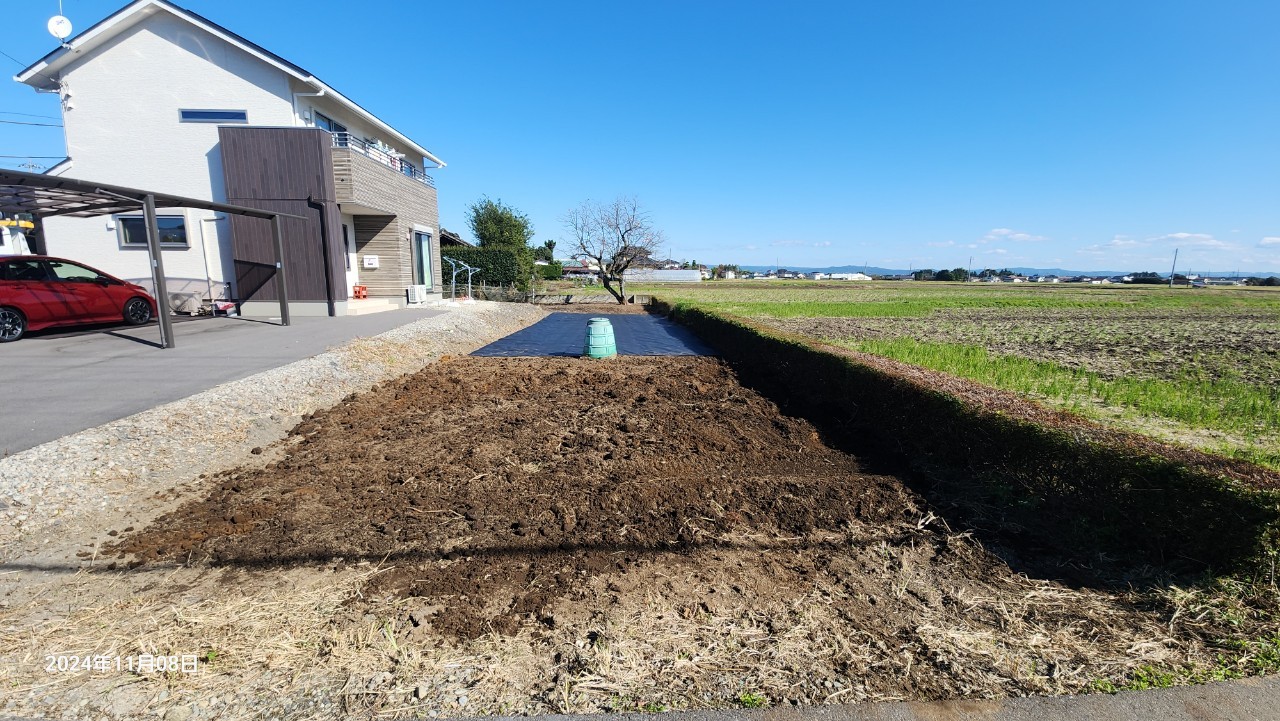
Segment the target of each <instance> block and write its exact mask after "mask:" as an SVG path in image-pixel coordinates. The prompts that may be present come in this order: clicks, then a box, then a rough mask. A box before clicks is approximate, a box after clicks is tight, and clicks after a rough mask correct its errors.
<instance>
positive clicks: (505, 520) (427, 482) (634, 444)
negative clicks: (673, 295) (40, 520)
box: [119, 358, 919, 637]
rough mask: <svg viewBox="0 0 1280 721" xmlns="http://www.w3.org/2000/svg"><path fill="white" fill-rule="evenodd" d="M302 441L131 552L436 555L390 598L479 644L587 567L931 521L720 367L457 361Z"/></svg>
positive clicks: (392, 582) (321, 422)
mask: <svg viewBox="0 0 1280 721" xmlns="http://www.w3.org/2000/svg"><path fill="white" fill-rule="evenodd" d="M293 435H294V437H295V438H296V439H297V445H296V447H295V448H294V449H292V451H291V452H290V453H289V455H288V456H287V457H286V458H285V459H283V460H282V461H280V462H279V463H276V464H273V465H272V466H270V467H268V468H267V469H266V470H265V471H246V472H241V473H231V474H228V475H227V476H225V477H223V478H220V479H218V484H217V486H216V487H215V490H214V491H213V492H212V494H211V495H210V496H209V498H207V499H205V500H203V501H200V502H196V503H193V504H190V505H189V506H187V507H185V508H183V509H182V510H180V511H179V512H178V513H175V514H172V515H171V516H168V517H165V518H164V519H162V521H161V522H160V523H159V524H158V526H157V527H155V528H151V529H148V530H147V531H146V532H144V533H141V534H138V535H137V536H135V537H134V538H132V539H129V540H127V541H124V542H122V544H121V545H120V547H119V550H120V551H123V552H126V553H132V554H136V555H137V557H138V558H140V559H144V560H154V559H162V558H163V559H171V560H186V559H188V558H190V559H192V560H200V561H203V560H208V561H210V562H212V563H215V564H227V565H280V564H291V563H298V562H302V563H307V562H327V561H329V560H331V559H333V558H342V559H345V560H347V561H356V560H375V561H377V560H382V559H390V560H395V561H408V562H411V563H420V564H422V565H421V567H419V566H417V565H409V566H406V567H404V568H403V569H402V570H397V571H396V572H393V573H390V574H384V575H383V576H381V577H380V578H379V579H378V582H377V589H376V592H394V593H397V594H401V595H404V594H409V595H414V596H426V597H433V598H439V599H441V600H442V601H444V602H445V609H446V610H447V611H448V613H446V614H443V617H444V618H447V619H448V621H447V622H446V623H444V626H445V627H446V628H444V629H441V630H448V631H450V632H452V633H456V634H457V635H459V636H463V637H474V636H476V635H479V634H480V633H483V632H485V631H486V630H487V629H488V628H489V627H490V626H491V625H492V626H494V627H497V628H499V629H501V630H514V627H515V626H516V625H518V623H519V622H520V621H521V620H522V619H527V618H533V617H537V616H538V615H539V614H541V613H542V612H543V611H544V610H545V609H546V607H547V605H548V603H549V602H550V601H551V600H553V599H555V598H559V597H562V596H566V595H569V596H572V595H574V594H576V593H578V592H579V591H580V589H581V586H582V583H583V582H584V580H585V579H586V578H587V577H589V576H594V575H598V574H619V575H625V574H626V572H627V571H628V569H630V568H632V567H634V566H636V565H638V564H643V563H647V562H648V560H649V559H652V558H653V557H654V556H668V555H669V556H671V557H672V560H674V561H675V562H679V561H680V558H681V555H682V554H683V553H685V552H687V551H688V550H690V549H692V548H694V547H697V546H707V545H711V546H715V545H726V546H738V545H740V541H738V540H734V539H732V538H731V536H732V535H733V534H742V533H749V534H753V535H761V534H762V535H763V537H764V538H768V539H775V538H777V537H785V538H787V539H791V541H792V542H799V541H808V540H810V539H811V538H814V539H815V542H817V543H819V545H821V543H822V541H821V539H825V538H828V537H830V538H832V539H839V540H840V541H843V540H844V539H845V537H846V536H847V535H848V534H850V533H857V534H859V535H863V536H866V535H878V531H877V530H876V529H878V528H880V527H882V526H884V525H890V526H892V525H895V523H897V522H902V521H906V520H910V521H911V522H912V523H914V521H915V519H916V518H917V517H918V515H919V514H918V511H917V510H916V504H915V502H914V501H913V500H912V499H911V498H910V497H909V494H908V493H907V491H906V490H905V489H904V488H903V486H902V485H901V484H900V483H899V482H898V481H897V480H895V479H893V478H887V477H882V476H875V475H868V474H864V473H861V472H860V471H859V468H858V463H857V461H856V460H855V459H853V458H851V457H849V456H847V455H844V454H842V453H840V452H838V451H834V450H832V449H830V448H827V447H825V446H824V445H822V443H821V442H820V441H819V439H818V436H817V433H815V432H814V430H813V429H812V428H811V427H810V426H808V425H807V424H806V423H804V422H802V421H798V420H795V419H791V418H785V417H782V416H779V415H778V414H777V411H776V410H775V409H774V408H773V406H772V404H770V403H769V402H768V401H765V400H764V399H762V398H760V397H758V396H756V395H755V394H754V393H751V392H749V391H747V390H745V389H743V388H742V387H740V386H738V385H737V384H736V383H735V381H734V379H733V377H732V376H731V375H730V373H729V371H728V370H727V369H726V368H725V367H724V366H723V365H721V364H720V363H719V362H717V361H714V360H709V359H696V360H688V359H680V360H677V359H645V360H633V359H622V358H618V359H613V360H610V361H605V362H594V363H592V362H588V361H582V360H575V359H566V360H559V359H554V360H553V359H486V358H466V359H460V360H457V361H454V362H452V363H449V364H445V365H444V366H442V367H441V368H440V369H439V370H438V371H436V372H428V373H422V374H419V375H417V376H414V377H412V378H409V379H406V380H405V381H403V382H401V383H398V384H395V385H394V386H392V387H388V388H384V389H382V390H380V391H378V392H375V393H370V394H365V395H363V396H360V397H359V398H358V399H355V400H352V401H350V402H348V403H345V404H343V405H341V406H339V407H338V408H335V409H334V410H332V411H329V412H319V413H317V414H315V415H314V416H313V417H312V418H311V419H309V420H307V421H305V422H303V423H302V424H301V425H299V426H298V427H297V428H296V429H295V430H294V432H293ZM906 514H913V515H912V517H911V518H910V519H907V518H905V515H906ZM460 558H466V559H467V562H465V563H449V562H451V561H455V560H457V559H460ZM441 560H444V561H445V562H446V563H444V564H439V563H438V562H439V561H441ZM534 579H537V580H538V582H537V583H532V584H531V581H532V580H534ZM499 597H500V598H503V602H502V603H497V604H495V603H493V602H492V599H494V598H499ZM478 598H485V599H489V600H488V601H486V602H485V603H484V605H483V606H479V605H477V604H476V603H475V601H476V599H478ZM437 625H438V626H439V624H437Z"/></svg>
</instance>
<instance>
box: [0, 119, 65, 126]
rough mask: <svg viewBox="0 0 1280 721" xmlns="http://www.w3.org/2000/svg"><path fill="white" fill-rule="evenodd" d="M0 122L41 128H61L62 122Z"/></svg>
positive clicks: (1, 121)
mask: <svg viewBox="0 0 1280 721" xmlns="http://www.w3.org/2000/svg"><path fill="white" fill-rule="evenodd" d="M0 123H8V124H9V125H38V126H40V127H42V128H61V127H62V123H28V122H26V121H24V120H0Z"/></svg>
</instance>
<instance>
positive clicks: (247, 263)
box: [218, 127, 347, 301]
mask: <svg viewBox="0 0 1280 721" xmlns="http://www.w3.org/2000/svg"><path fill="white" fill-rule="evenodd" d="M218 133H219V138H220V142H221V149H222V162H223V171H224V176H225V182H226V194H227V202H229V203H234V204H237V205H245V206H249V207H253V208H261V209H263V210H277V211H280V212H282V213H289V214H292V215H300V216H303V218H305V220H299V219H294V218H283V219H282V231H283V240H284V246H285V258H284V262H285V268H286V270H287V271H288V281H289V289H288V290H289V297H290V299H292V300H299V301H330V300H343V299H345V298H346V297H347V294H346V290H345V286H346V279H345V271H344V270H343V269H344V268H345V261H344V252H343V247H342V237H341V225H340V223H341V220H340V216H339V211H338V206H337V203H336V202H334V189H333V177H334V175H333V159H332V157H331V155H330V152H329V145H330V140H329V134H328V133H326V132H325V131H323V130H318V129H315V128H256V127H222V128H219V129H218ZM231 234H232V248H233V257H234V260H235V272H236V293H237V296H238V299H239V300H242V301H243V300H277V298H276V289H275V251H274V243H273V240H272V234H271V222H270V221H266V220H260V219H254V218H245V217H243V216H234V215H233V216H231Z"/></svg>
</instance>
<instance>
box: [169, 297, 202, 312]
mask: <svg viewBox="0 0 1280 721" xmlns="http://www.w3.org/2000/svg"><path fill="white" fill-rule="evenodd" d="M200 296H201V294H200V293H194V292H190V293H182V292H179V293H170V294H169V308H170V309H172V310H173V312H175V313H186V314H187V315H197V314H199V313H200V306H201V303H200Z"/></svg>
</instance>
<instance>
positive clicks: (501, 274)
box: [440, 246, 529, 286]
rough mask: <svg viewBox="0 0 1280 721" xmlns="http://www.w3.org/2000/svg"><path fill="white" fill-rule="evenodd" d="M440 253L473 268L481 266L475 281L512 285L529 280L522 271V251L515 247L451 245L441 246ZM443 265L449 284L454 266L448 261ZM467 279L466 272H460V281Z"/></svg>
mask: <svg viewBox="0 0 1280 721" xmlns="http://www.w3.org/2000/svg"><path fill="white" fill-rule="evenodd" d="M440 255H442V256H443V257H445V258H453V259H454V260H457V261H460V262H462V263H466V264H467V265H469V266H471V267H473V268H479V269H480V272H479V273H476V274H475V275H474V276H473V277H472V279H471V281H472V282H473V283H480V282H484V283H488V284H489V285H510V284H512V283H515V284H516V285H517V286H520V285H522V284H528V282H529V277H528V275H525V274H523V273H522V269H523V268H524V263H522V262H521V257H520V252H519V251H518V250H516V249H514V248H466V247H462V246H450V247H448V248H441V249H440ZM443 266H444V267H443V271H444V283H445V285H446V286H448V285H449V280H450V275H451V274H452V272H453V268H452V266H450V265H449V264H448V263H444V264H443ZM466 279H467V275H466V273H465V272H462V273H459V274H458V282H459V283H465V282H466Z"/></svg>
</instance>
